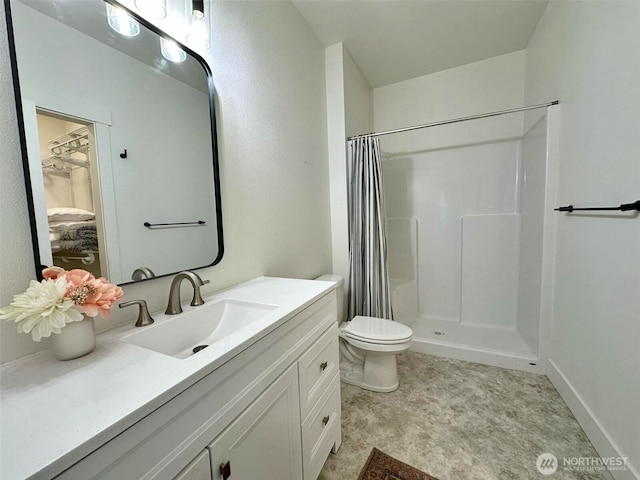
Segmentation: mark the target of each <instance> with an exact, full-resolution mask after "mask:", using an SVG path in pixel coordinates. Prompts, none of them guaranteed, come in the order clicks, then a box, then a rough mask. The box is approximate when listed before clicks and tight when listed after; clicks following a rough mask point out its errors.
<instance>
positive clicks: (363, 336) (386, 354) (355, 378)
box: [317, 275, 413, 392]
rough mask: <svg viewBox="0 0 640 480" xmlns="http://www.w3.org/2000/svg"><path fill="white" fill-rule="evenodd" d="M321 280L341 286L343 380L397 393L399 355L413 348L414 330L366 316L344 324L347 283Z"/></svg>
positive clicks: (332, 278)
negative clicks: (345, 287)
mask: <svg viewBox="0 0 640 480" xmlns="http://www.w3.org/2000/svg"><path fill="white" fill-rule="evenodd" d="M317 280H323V281H329V282H334V283H336V284H337V294H338V321H340V322H341V323H340V325H339V336H340V380H342V381H343V382H344V383H348V384H350V385H355V386H357V387H360V388H364V389H366V390H371V391H374V392H392V391H394V390H396V389H397V388H398V386H399V381H398V370H397V367H396V355H397V354H398V353H401V352H404V351H405V350H407V349H408V348H409V347H410V346H411V338H412V336H413V332H412V330H411V328H409V327H408V326H406V325H404V324H402V323H398V322H394V321H392V320H386V319H383V318H375V317H365V316H356V317H354V318H353V319H352V320H351V321H346V322H342V320H343V317H344V312H343V296H344V279H343V278H342V277H340V276H339V275H323V276H322V277H319V278H318V279H317Z"/></svg>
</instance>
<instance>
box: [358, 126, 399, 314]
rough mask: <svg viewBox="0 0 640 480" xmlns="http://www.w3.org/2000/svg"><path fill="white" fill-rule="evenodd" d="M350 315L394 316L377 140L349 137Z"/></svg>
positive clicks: (380, 161)
mask: <svg viewBox="0 0 640 480" xmlns="http://www.w3.org/2000/svg"><path fill="white" fill-rule="evenodd" d="M348 182H349V183H348V188H349V191H348V199H349V261H350V267H351V268H350V273H349V317H348V318H349V319H352V318H353V317H354V316H356V315H364V316H370V317H380V318H387V319H389V320H391V319H393V316H392V312H391V292H390V290H389V275H388V271H387V241H386V238H385V221H384V215H385V213H384V193H383V184H382V160H381V158H380V141H379V140H378V139H377V138H373V137H357V138H355V139H352V140H349V176H348Z"/></svg>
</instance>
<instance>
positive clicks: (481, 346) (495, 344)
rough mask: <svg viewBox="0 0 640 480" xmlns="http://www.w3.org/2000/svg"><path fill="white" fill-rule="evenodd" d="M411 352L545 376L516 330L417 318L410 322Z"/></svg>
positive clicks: (540, 363) (543, 366) (544, 370)
mask: <svg viewBox="0 0 640 480" xmlns="http://www.w3.org/2000/svg"><path fill="white" fill-rule="evenodd" d="M411 329H412V330H413V345H412V346H411V350H413V351H414V352H420V353H426V354H429V355H436V356H438V357H449V358H456V359H458V360H466V361H469V362H476V363H482V364H485V365H492V366H496V367H503V368H511V369H514V370H522V371H525V372H532V373H539V374H544V373H546V366H545V365H544V362H539V361H538V357H537V355H535V354H534V353H533V352H532V351H531V348H530V347H529V346H528V345H527V343H526V342H525V341H524V339H523V338H522V336H521V335H520V334H519V333H518V331H517V330H515V329H514V330H510V329H498V328H490V327H482V326H477V325H466V324H462V323H460V322H456V321H451V320H439V319H433V318H429V317H423V316H420V317H417V318H416V319H415V321H414V322H411Z"/></svg>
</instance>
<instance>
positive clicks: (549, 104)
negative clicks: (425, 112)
mask: <svg viewBox="0 0 640 480" xmlns="http://www.w3.org/2000/svg"><path fill="white" fill-rule="evenodd" d="M558 103H559V101H558V100H554V101H553V102H547V103H541V104H539V105H529V106H528V107H519V108H511V109H509V110H500V111H498V112H491V113H481V114H480V115H471V116H469V117H461V118H454V119H453V120H444V121H440V122H433V123H425V124H424V125H415V126H413V127H404V128H396V129H395V130H387V131H384V132H376V133H363V134H361V135H354V136H353V137H348V138H347V140H353V139H355V138H362V137H379V136H381V135H389V134H391V133H400V132H408V131H410V130H418V129H420V128H429V127H437V126H439V125H447V124H449V123H458V122H466V121H467V120H475V119H477V118H487V117H496V116H498V115H504V114H505V113H516V112H524V111H525V110H534V109H536V108H546V107H550V106H551V105H558Z"/></svg>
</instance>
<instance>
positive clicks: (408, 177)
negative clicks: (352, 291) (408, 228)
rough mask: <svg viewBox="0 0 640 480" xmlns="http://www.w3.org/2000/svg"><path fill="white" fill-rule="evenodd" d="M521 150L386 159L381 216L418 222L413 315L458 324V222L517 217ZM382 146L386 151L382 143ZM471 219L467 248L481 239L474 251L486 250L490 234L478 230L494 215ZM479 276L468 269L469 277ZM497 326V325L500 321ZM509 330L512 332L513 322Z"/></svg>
mask: <svg viewBox="0 0 640 480" xmlns="http://www.w3.org/2000/svg"><path fill="white" fill-rule="evenodd" d="M423 133H424V132H423ZM420 134H421V133H414V134H413V135H420ZM520 145H521V142H520V141H519V140H516V141H505V142H496V143H490V144H484V145H475V146H467V147H461V148H450V149H445V150H436V151H426V152H416V153H413V154H411V155H410V156H404V155H403V156H400V157H396V156H393V155H389V156H385V157H386V158H385V160H384V162H383V168H384V184H385V201H386V208H387V216H388V217H389V218H402V217H413V218H416V219H417V223H418V238H419V241H418V245H419V246H418V278H419V282H418V284H419V287H418V298H419V308H418V311H419V314H420V316H423V317H427V318H430V319H433V320H449V321H459V320H460V309H461V289H462V277H463V269H462V260H461V252H462V250H463V249H462V241H463V234H462V231H463V230H462V224H463V222H462V218H463V217H468V216H472V215H499V214H504V215H508V214H511V215H513V214H514V213H515V212H516V209H517V203H518V199H517V188H516V186H517V172H518V159H519V156H520ZM381 146H382V150H383V151H385V140H384V139H383V140H382V141H381ZM472 218H473V217H470V218H469V220H468V223H469V225H468V230H469V232H470V233H469V235H468V236H467V240H468V243H470V242H472V241H475V240H480V239H481V238H484V239H485V240H486V241H487V242H489V244H487V245H486V246H485V247H483V246H482V245H477V246H478V247H479V248H480V250H483V249H488V248H490V247H491V243H492V240H491V236H490V235H489V236H487V235H483V234H482V233H481V232H480V231H478V229H482V228H483V225H482V224H483V223H491V224H493V223H495V218H492V217H489V216H488V217H477V218H475V219H473V220H472ZM476 227H477V228H476ZM505 228H507V229H508V227H505ZM476 236H477V239H476V238H474V237H476ZM496 237H499V236H497V235H496ZM497 240H498V238H496V240H495V241H497ZM514 240H515V236H514ZM467 253H468V255H470V256H472V257H474V256H476V255H477V254H479V253H480V252H476V251H471V248H469V249H468V252H467ZM390 268H391V269H393V265H391V266H390ZM465 273H467V272H465ZM479 274H480V273H475V272H472V271H469V272H468V276H469V277H472V276H475V275H479ZM481 296H482V294H481ZM465 321H468V322H470V323H472V322H474V319H473V318H472V317H470V316H469V317H467V318H465ZM501 323H502V324H503V325H504V324H505V321H501ZM512 326H513V327H515V319H512Z"/></svg>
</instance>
